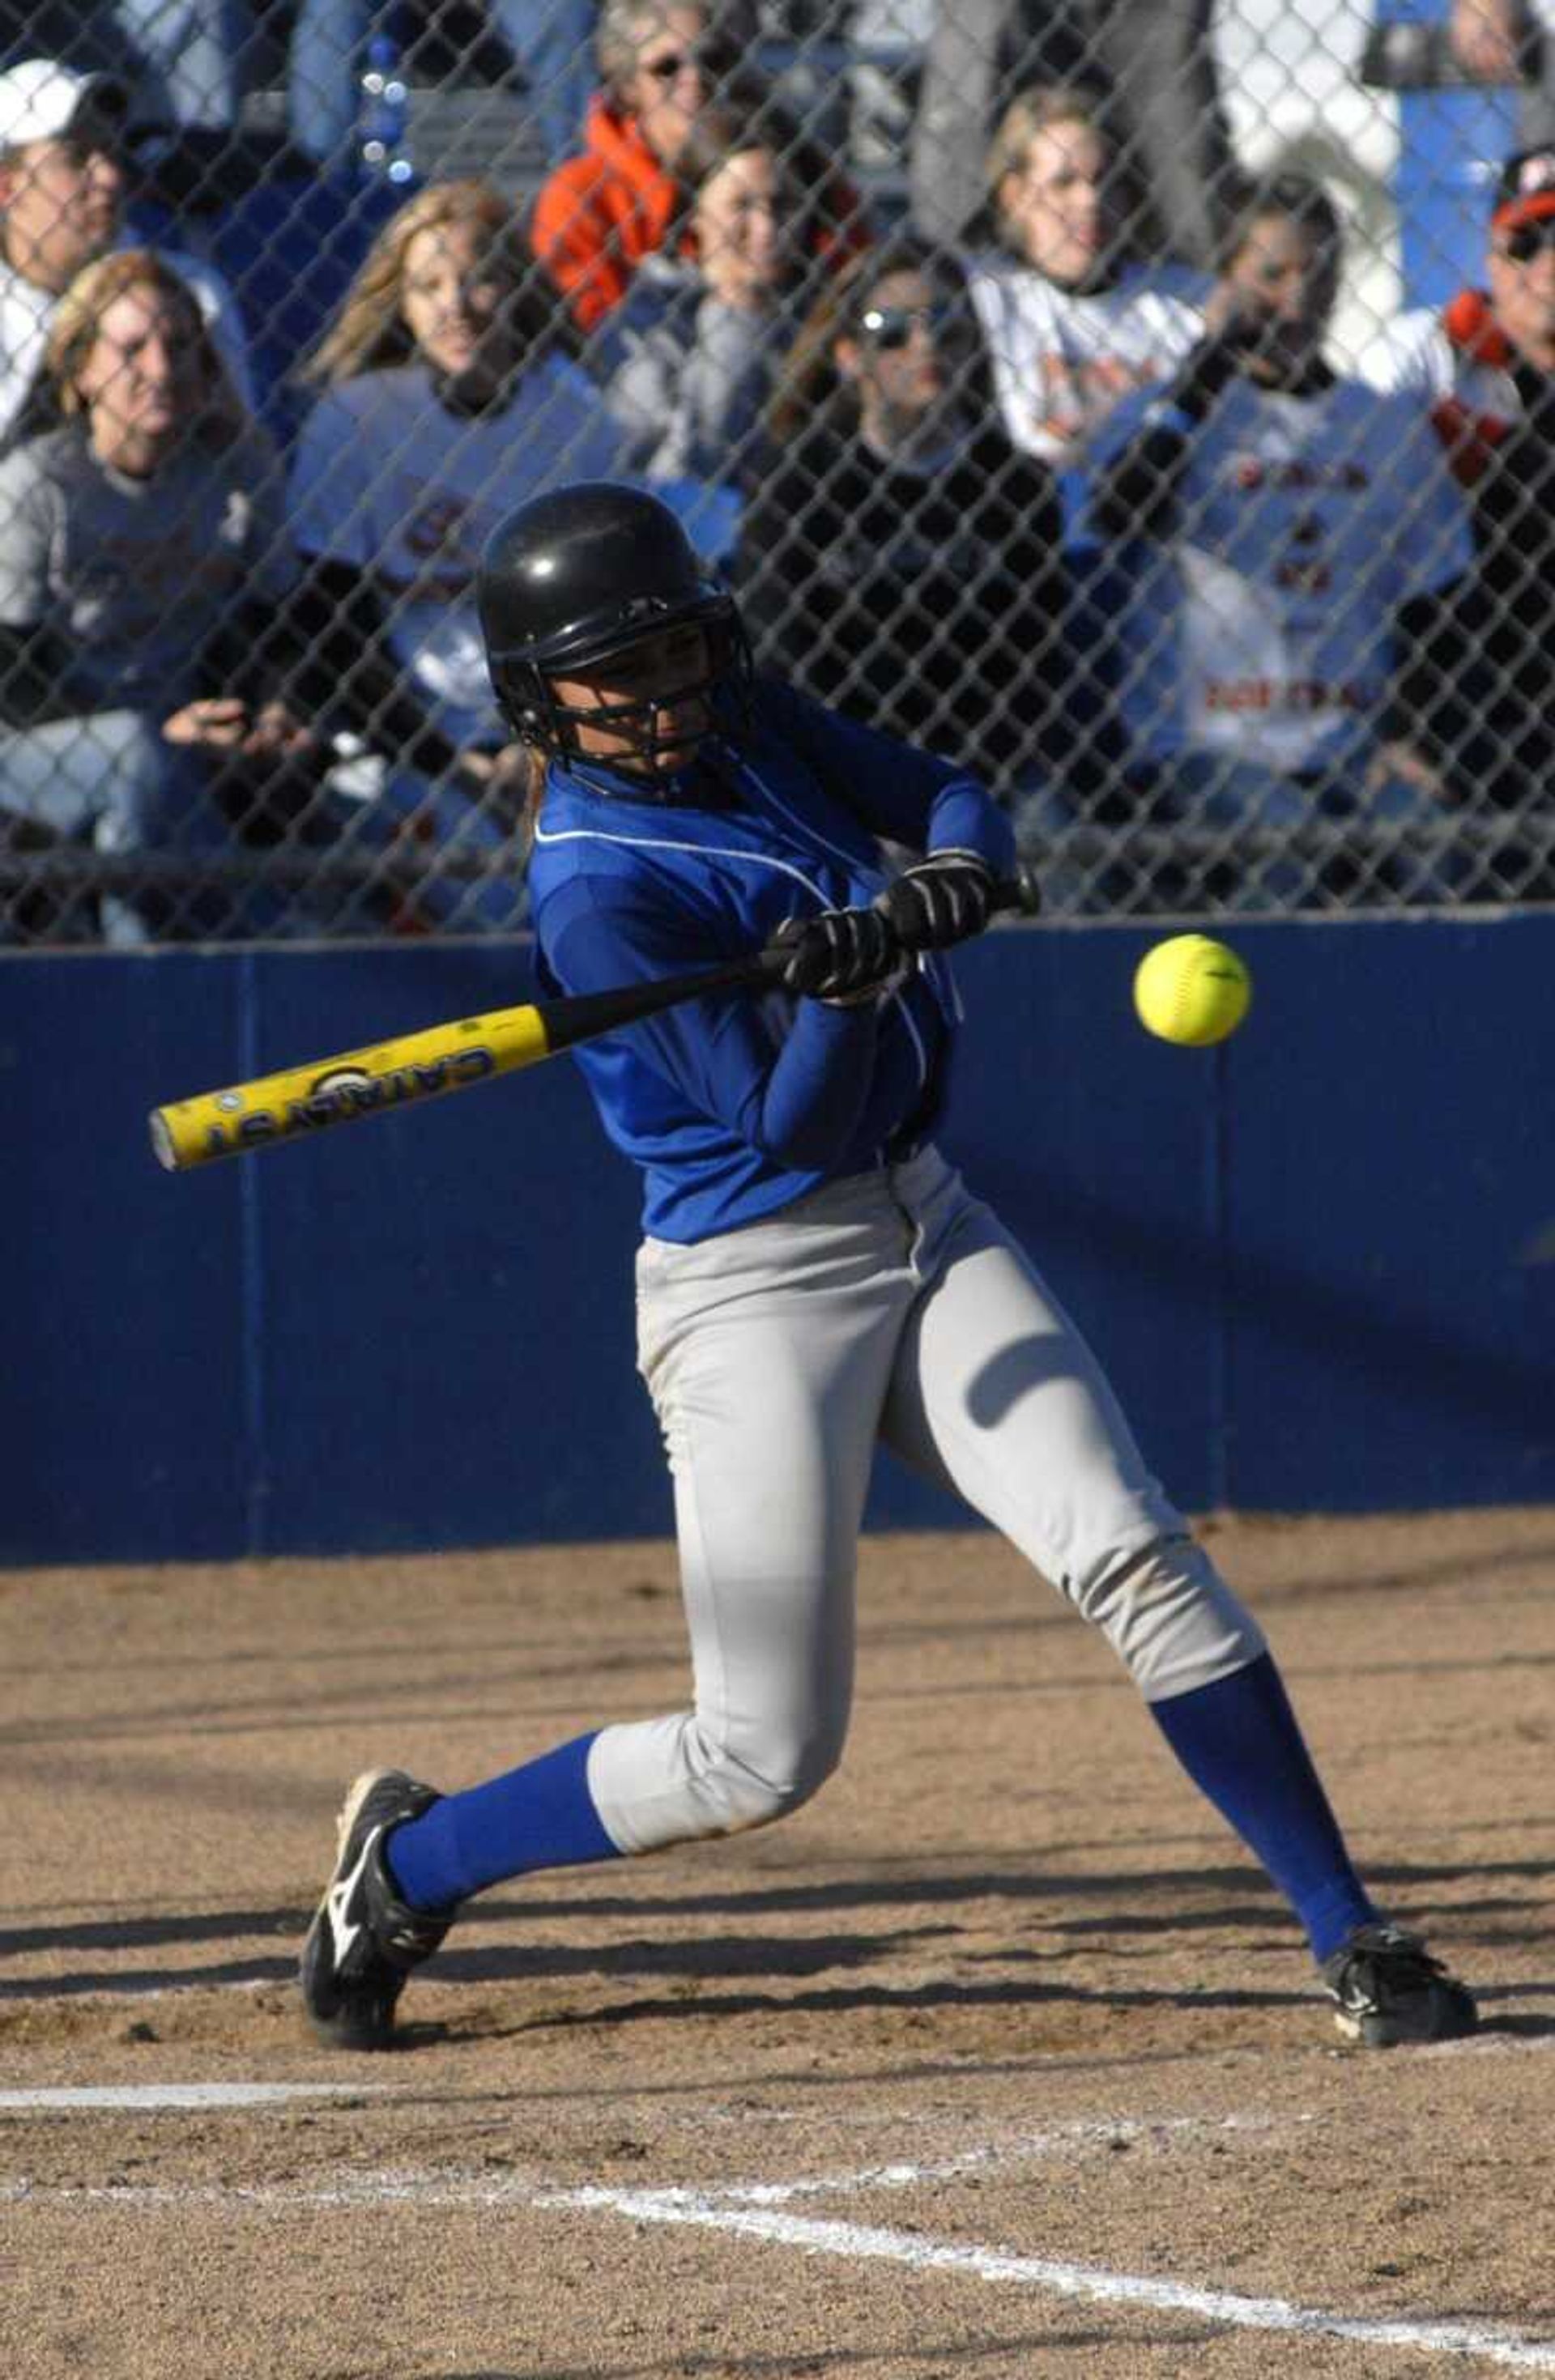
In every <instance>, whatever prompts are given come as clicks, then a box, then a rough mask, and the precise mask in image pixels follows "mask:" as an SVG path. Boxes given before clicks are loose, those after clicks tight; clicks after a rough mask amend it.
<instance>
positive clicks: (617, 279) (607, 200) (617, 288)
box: [530, 93, 869, 331]
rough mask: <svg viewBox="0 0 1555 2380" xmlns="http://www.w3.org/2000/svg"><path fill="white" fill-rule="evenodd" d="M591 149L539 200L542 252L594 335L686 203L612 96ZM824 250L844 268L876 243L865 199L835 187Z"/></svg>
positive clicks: (596, 105)
mask: <svg viewBox="0 0 1555 2380" xmlns="http://www.w3.org/2000/svg"><path fill="white" fill-rule="evenodd" d="M586 137H587V141H588V146H587V148H586V149H585V150H584V152H583V154H582V155H581V156H580V157H568V158H566V159H565V161H564V162H563V163H562V164H560V165H558V166H557V167H556V169H555V171H554V172H553V174H552V175H551V176H550V177H549V178H548V180H547V181H546V182H545V183H544V185H543V186H542V188H541V192H540V195H539V197H538V198H537V199H536V200H535V210H534V221H533V225H532V226H531V230H530V238H531V240H532V242H533V245H534V251H535V254H536V255H537V256H538V257H539V258H540V260H541V263H542V264H543V265H544V266H545V268H546V270H547V271H548V272H549V273H550V275H551V277H552V279H553V281H554V282H555V284H556V286H557V287H558V288H559V289H560V290H561V292H562V294H563V296H564V297H565V298H566V300H567V303H568V305H569V306H570V307H571V309H572V312H573V316H574V319H575V320H576V321H577V323H578V326H579V327H580V329H582V330H585V331H591V330H592V329H593V328H594V325H595V324H596V322H601V321H602V320H603V318H604V316H605V315H606V314H608V313H609V311H610V310H611V308H612V307H613V306H618V305H619V304H620V303H621V300H622V298H623V297H625V296H626V287H627V284H628V283H629V282H630V280H631V277H632V273H633V271H634V269H635V268H636V267H637V266H638V264H639V263H640V262H641V261H642V259H643V258H644V257H645V256H650V255H651V254H652V253H653V251H654V250H655V249H661V248H662V247H663V245H664V243H665V240H666V239H667V237H669V232H670V227H671V225H672V224H673V223H674V216H675V211H676V209H677V207H678V205H679V203H680V199H681V192H680V188H679V185H678V184H677V183H676V181H675V178H674V175H673V174H672V173H671V172H670V171H669V169H668V167H667V166H665V165H662V164H661V163H660V161H659V159H658V158H657V157H656V156H655V155H654V153H653V152H652V150H651V149H650V147H649V145H648V143H647V141H646V140H644V139H643V137H642V134H641V132H640V131H639V130H638V122H637V118H636V117H635V116H632V115H618V114H617V113H616V111H615V110H614V109H613V107H612V106H611V104H610V103H609V101H608V100H607V99H606V98H605V97H604V96H603V95H602V93H596V95H595V97H594V98H593V99H592V100H591V101H590V102H589V124H588V130H587V136H586ZM822 210H823V215H824V225H823V228H822V230H821V232H820V236H819V237H818V239H817V242H816V246H817V248H818V250H819V252H820V254H821V255H823V256H826V257H829V258H833V259H834V260H835V261H837V262H838V263H841V262H843V261H844V260H845V259H846V258H847V257H850V256H853V255H855V254H856V252H857V251H858V249H861V248H863V247H864V246H865V245H866V244H867V241H868V237H869V235H868V232H867V230H866V228H865V225H864V219H863V213H862V210H861V208H860V205H859V200H858V195H857V192H856V190H854V189H853V188H852V187H851V185H850V184H848V183H846V182H844V181H842V180H840V179H839V180H834V181H833V182H832V185H831V186H830V187H829V188H828V189H827V190H826V191H825V192H824V193H823V194H822Z"/></svg>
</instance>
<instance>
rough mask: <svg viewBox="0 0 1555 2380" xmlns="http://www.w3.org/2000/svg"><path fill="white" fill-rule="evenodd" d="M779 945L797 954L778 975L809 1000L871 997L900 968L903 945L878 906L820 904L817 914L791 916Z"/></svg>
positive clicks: (785, 921) (889, 981) (781, 932)
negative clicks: (826, 906) (787, 945)
mask: <svg viewBox="0 0 1555 2380" xmlns="http://www.w3.org/2000/svg"><path fill="white" fill-rule="evenodd" d="M776 941H777V944H778V946H779V947H781V946H782V945H783V944H784V943H791V944H792V945H793V953H794V954H793V956H792V958H790V960H789V962H788V964H787V965H786V966H785V967H784V970H783V974H782V976H781V977H780V978H779V980H780V981H781V982H783V983H784V984H785V985H786V986H787V988H788V990H790V991H797V992H802V993H803V994H804V995H805V996H806V997H807V998H808V999H810V1000H829V1001H840V1002H847V1001H854V1000H865V999H871V998H873V996H874V995H875V994H876V993H877V992H879V991H883V990H885V988H886V986H887V985H888V984H889V983H891V982H892V981H893V980H894V978H895V977H897V976H898V975H899V974H900V973H901V970H902V963H903V948H902V943H901V941H900V940H899V939H898V936H897V933H896V929H895V928H894V927H893V924H892V922H891V919H890V918H889V917H886V916H885V915H884V913H883V912H882V911H881V910H880V909H873V908H871V909H822V911H821V912H820V916H819V917H789V918H786V919H785V920H784V924H783V925H782V926H781V927H780V928H779V929H778V933H777V936H776Z"/></svg>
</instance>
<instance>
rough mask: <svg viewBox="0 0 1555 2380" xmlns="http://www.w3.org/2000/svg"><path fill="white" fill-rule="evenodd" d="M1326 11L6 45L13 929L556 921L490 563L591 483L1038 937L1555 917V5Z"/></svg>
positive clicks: (131, 933) (3, 616)
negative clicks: (1449, 238)
mask: <svg viewBox="0 0 1555 2380" xmlns="http://www.w3.org/2000/svg"><path fill="white" fill-rule="evenodd" d="M1293 15H1294V12H1291V11H1289V10H1284V9H1282V8H1280V7H1279V6H1277V5H1275V0H1235V5H1233V6H1229V7H1227V6H1217V5H1216V0H1196V5H1193V6H1172V7H1163V6H1159V5H1156V0H1062V5H1061V4H1060V0H1051V4H1050V5H1045V0H727V5H720V0H602V5H601V6H595V5H594V0H492V5H491V6H490V7H489V8H484V9H478V8H475V7H467V8H464V9H462V10H461V9H457V8H455V7H453V6H444V7H442V8H439V7H437V6H433V5H431V0H428V5H425V6H412V5H408V0H407V5H402V6H373V5H371V0H296V5H295V6H287V7H285V8H281V7H275V6H261V5H257V4H256V5H254V6H246V5H243V0H116V5H115V6H105V7H103V8H100V9H97V10H91V11H80V10H79V9H76V8H73V7H72V8H65V7H59V6H51V5H49V0H39V5H36V6H32V7H31V8H27V7H11V8H9V9H6V10H5V11H4V12H3V13H0V943H7V944H10V945H13V946H15V945H18V944H37V943H49V944H80V943H89V944H90V943H93V942H107V943H110V944H117V945H134V944H137V943H144V942H148V941H176V940H183V941H188V940H191V939H197V940H208V939H228V940H230V939H236V938H244V939H247V938H268V937H293V938H296V937H309V938H317V937H338V936H369V937H376V936H382V935H388V934H448V933H488V932H502V931H506V930H510V929H514V928H516V927H517V926H519V925H521V924H522V921H523V917H524V888H523V873H522V858H521V852H522V842H523V836H522V810H523V805H524V800H525V788H526V783H527V771H526V769H525V767H524V764H523V753H522V750H521V748H520V747H516V745H515V744H514V742H513V740H512V735H511V730H510V729H509V727H508V726H507V724H506V723H505V722H504V719H503V716H502V714H501V713H500V711H499V710H498V709H497V707H496V704H495V701H494V699H493V696H492V688H491V685H490V681H489V679H488V676H487V674H486V670H485V665H484V660H483V656H482V651H481V646H480V636H479V631H478V626H477V622H476V617H475V609H474V600H473V581H474V572H475V567H476V564H477V562H478V559H479V555H480V550H481V547H482V545H483V543H484V541H485V539H486V537H487V536H488V534H489V533H490V530H491V528H492V527H493V526H494V524H495V522H496V521H497V520H498V519H500V518H501V517H502V516H503V515H504V513H505V512H506V511H508V510H509V509H510V508H511V507H512V506H513V505H514V504H517V503H519V502H521V501H523V500H524V499H525V498H526V497H528V495H530V494H532V493H536V492H540V491H541V490H542V489H544V488H547V487H551V486H553V485H556V484H559V483H561V482H564V481H566V480H581V479H618V480H621V479H624V480H633V481H635V482H638V483H641V484H647V485H649V486H650V487H652V488H654V489H655V490H656V491H657V492H660V493H661V494H662V495H663V496H664V497H665V498H666V500H667V501H669V502H670V503H671V504H674V507H675V509H676V510H677V512H678V513H679V514H680V516H681V517H682V519H683V520H684V522H685V524H686V528H687V529H688V531H689V533H690V535H691V536H692V538H693V540H694V541H695V542H696V544H697V546H698V549H699V552H700V553H702V554H703V555H704V556H705V557H706V559H707V561H708V563H709V564H710V565H711V566H712V567H714V568H716V569H717V570H719V571H720V572H722V573H723V574H724V575H726V576H727V577H729V578H730V579H731V580H732V581H733V582H734V584H735V586H736V588H737V589H738V591H739V593H740V596H741V599H742V606H743V610H744V613H745V617H746V620H747V625H748V627H749V630H750V633H751V636H752V638H753V641H754V644H755V649H756V656H757V661H758V665H759V667H761V668H763V669H767V670H771V671H774V672H776V673H778V674H782V675H784V676H786V677H788V678H790V679H792V680H793V681H794V682H795V683H796V684H797V685H798V686H801V687H802V688H803V689H805V690H806V691H808V693H810V694H812V695H814V696H816V697H817V698H820V699H821V700H823V701H826V702H829V703H832V704H833V705H835V706H836V707H838V708H839V709H841V710H844V711H849V712H852V713H854V714H856V716H858V717H860V718H862V719H865V720H867V721H869V722H871V723H874V724H876V725H879V726H882V727H885V728H887V729H890V730H893V731H894V732H896V733H898V734H901V735H905V736H907V737H909V738H912V739H915V740H917V741H919V742H922V743H924V744H927V745H929V746H930V747H933V748H934V749H936V750H941V751H943V752H946V753H948V754H950V755H952V756H953V757H956V758H958V759H962V760H964V761H965V762H966V765H967V766H968V767H969V768H971V769H973V770H975V771H977V772H978V774H979V775H980V776H982V777H983V778H984V780H985V782H987V783H989V784H990V785H991V786H992V787H993V788H994V789H995V790H996V791H997V792H998V794H999V795H1000V796H1001V798H1002V800H1003V801H1004V802H1006V803H1007V805H1008V806H1009V808H1010V810H1011V812H1012V814H1013V816H1014V820H1015V824H1016V830H1017V834H1018V837H1019V840H1020V843H1021V844H1022V847H1023V849H1024V850H1025V851H1026V852H1027V854H1028V855H1029V856H1032V857H1033V858H1035V859H1036V860H1037V861H1038V862H1039V866H1040V868H1041V871H1042V874H1043V877H1044V880H1045V883H1046V889H1047V898H1048V905H1049V908H1050V910H1051V912H1054V913H1057V914H1061V915H1063V914H1068V915H1076V916H1085V915H1108V916H1125V917H1126V916H1134V917H1148V916H1166V915H1179V914H1194V913H1203V912H1215V911H1225V912H1239V911H1248V910H1258V911H1264V912H1270V911H1278V912H1286V913H1288V912H1293V911H1306V912H1312V911H1318V912H1334V911H1342V910H1346V909H1350V908H1353V907H1355V906H1358V905H1368V906H1373V907H1375V906H1379V905H1380V906H1386V907H1396V906H1400V905H1441V904H1464V903H1481V902H1497V903H1506V902H1512V901H1517V902H1545V901H1548V900H1549V899H1550V897H1551V894H1552V892H1555V804H1552V802H1551V789H1552V785H1555V775H1552V770H1555V666H1552V662H1551V655H1552V652H1555V592H1552V589H1555V567H1552V565H1555V101H1552V97H1551V91H1552V89H1555V62H1552V61H1555V22H1549V21H1547V18H1555V0H1537V5H1535V0H1444V5H1443V6H1440V8H1434V7H1430V6H1427V5H1426V0H1418V5H1415V6H1412V7H1411V8H1410V9H1409V10H1408V11H1407V13H1400V14H1399V16H1398V19H1397V21H1394V20H1393V18H1391V17H1390V15H1389V13H1388V12H1387V10H1386V9H1382V10H1379V12H1378V14H1377V15H1375V16H1374V15H1373V14H1372V12H1371V11H1370V10H1369V8H1367V6H1365V5H1364V0H1313V7H1312V9H1311V11H1310V12H1309V18H1304V19H1303V21H1304V23H1305V24H1306V33H1305V35H1304V42H1305V46H1302V45H1300V44H1298V45H1297V46H1296V48H1295V49H1294V50H1293V49H1292V47H1291V41H1292V30H1291V28H1292V18H1293ZM1281 78H1282V79H1281ZM1336 78H1337V80H1336ZM1401 90H1405V91H1407V90H1414V91H1430V92H1434V93H1437V94H1448V95H1450V99H1449V103H1448V104H1447V105H1445V106H1444V107H1443V108H1442V109H1441V110H1440V112H1439V115H1437V117H1435V118H1434V119H1432V120H1431V121H1430V122H1428V123H1427V124H1426V126H1425V133H1426V135H1428V140H1427V151H1426V154H1427V162H1428V160H1429V158H1430V156H1431V155H1433V154H1434V156H1435V157H1436V159H1437V161H1438V164H1439V166H1440V173H1441V174H1442V175H1443V176H1449V175H1450V174H1452V172H1454V171H1457V170H1459V169H1460V168H1463V169H1464V175H1465V180H1466V184H1467V187H1468V188H1469V189H1470V191H1471V197H1470V199H1469V201H1468V204H1469V206H1470V208H1471V210H1472V212H1471V215H1470V217H1469V219H1468V231H1467V246H1466V248H1465V249H1464V254H1463V255H1462V257H1459V256H1457V255H1454V257H1453V259H1452V262H1453V264H1454V266H1458V265H1460V264H1461V266H1462V272H1461V274H1459V275H1457V276H1456V278H1457V280H1458V283H1459V285H1456V286H1452V287H1450V288H1449V289H1448V291H1447V294H1446V296H1445V297H1444V298H1442V297H1434V298H1433V299H1432V301H1431V302H1429V303H1423V302H1422V303H1412V302H1411V299H1412V297H1415V296H1417V295H1418V293H1417V292H1413V291H1411V289H1410V288H1409V287H1408V286H1407V280H1408V275H1407V274H1405V275H1404V276H1403V279H1404V284H1405V285H1403V286H1401V285H1399V266H1398V257H1399V254H1400V253H1401V252H1402V249H1403V248H1404V247H1406V246H1407V241H1408V237H1409V234H1410V231H1411V228H1412V225H1411V220H1410V217H1409V214H1408V210H1407V206H1406V208H1405V216H1404V220H1403V223H1402V225H1385V228H1384V231H1383V232H1382V233H1379V221H1384V223H1385V218H1386V214H1387V207H1388V204H1389V203H1390V202H1391V197H1392V196H1394V195H1396V196H1399V197H1401V198H1402V197H1403V194H1404V193H1406V191H1408V190H1410V189H1416V190H1417V189H1418V188H1421V187H1422V186H1421V184H1420V182H1419V179H1418V174H1417V173H1416V177H1415V180H1414V181H1411V179H1410V177H1409V176H1408V175H1406V174H1404V173H1403V172H1402V171H1398V170H1396V169H1397V164H1398V158H1397V150H1398V141H1399V132H1398V125H1399V117H1400V101H1399V97H1398V94H1399V92H1400V91H1401ZM1476 94H1480V95H1484V94H1491V95H1494V97H1495V98H1496V101H1497V103H1498V108H1499V113H1498V114H1496V115H1494V116H1493V117H1492V118H1491V119H1489V120H1490V121H1491V122H1492V124H1493V125H1494V126H1495V127H1496V128H1500V133H1501V137H1500V139H1499V140H1498V142H1497V145H1496V146H1495V151H1494V153H1493V154H1485V153H1481V152H1483V151H1484V149H1485V145H1486V143H1485V134H1484V120H1485V119H1483V118H1479V119H1476V126H1477V134H1476V137H1477V139H1478V141H1479V152H1475V151H1474V137H1471V136H1470V135H1468V134H1463V135H1461V137H1460V135H1458V134H1455V133H1454V129H1453V127H1454V118H1453V115H1452V100H1453V99H1455V100H1456V101H1458V102H1462V103H1471V102H1472V101H1473V99H1474V96H1475V95H1476ZM1346 110H1354V111H1359V113H1358V114H1355V115H1354V116H1353V117H1352V116H1347V115H1346V113H1345V111H1346ZM1374 119H1375V122H1376V124H1378V125H1379V126H1381V127H1382V128H1383V129H1382V134H1381V136H1380V137H1381V147H1382V150H1383V151H1384V152H1387V153H1386V154H1385V155H1384V158H1383V163H1382V164H1381V166H1380V168H1379V170H1378V171H1376V172H1374V173H1372V175H1371V177H1370V179H1369V180H1368V181H1367V185H1366V188H1365V189H1364V190H1361V189H1358V188H1357V185H1356V184H1355V181H1354V179H1347V165H1348V164H1353V161H1354V159H1355V156H1357V155H1360V154H1362V153H1363V152H1365V150H1366V147H1367V140H1368V139H1369V137H1370V128H1371V127H1372V124H1373V120H1374ZM1350 121H1354V122H1355V123H1356V124H1358V125H1360V126H1361V127H1362V128H1363V132H1364V134H1365V137H1361V135H1359V134H1357V135H1355V137H1353V138H1349V139H1348V140H1345V138H1344V136H1342V135H1341V138H1340V143H1339V146H1338V147H1336V145H1335V139H1334V128H1335V127H1336V126H1340V125H1342V124H1343V123H1346V122H1350ZM1276 124H1278V125H1279V127H1280V132H1279V138H1278V139H1277V140H1273V139H1271V138H1262V139H1260V137H1259V135H1260V132H1262V133H1268V132H1269V130H1270V127H1272V126H1274V125H1276ZM1455 138H1457V139H1459V145H1460V147H1463V146H1464V141H1466V142H1467V148H1466V150H1465V154H1464V157H1463V158H1456V159H1455V158H1454V155H1453V151H1452V143H1453V140H1454V139H1455ZM1390 142H1391V144H1392V147H1391V150H1390V147H1389V144H1390ZM1431 142H1434V143H1435V144H1436V145H1435V148H1434V150H1433V149H1432V148H1431V146H1430V143H1431ZM1416 164H1418V160H1417V161H1416ZM1390 185H1391V186H1392V188H1391V189H1390ZM1427 188H1428V184H1427ZM1379 200H1380V201H1381V212H1380V215H1379V204H1378V201H1379ZM1414 228H1415V231H1416V232H1417V231H1418V228H1419V226H1418V225H1417V224H1415V225H1414ZM1390 275H1391V276H1392V277H1391V280H1390Z"/></svg>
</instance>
